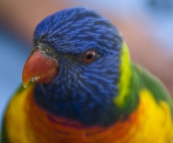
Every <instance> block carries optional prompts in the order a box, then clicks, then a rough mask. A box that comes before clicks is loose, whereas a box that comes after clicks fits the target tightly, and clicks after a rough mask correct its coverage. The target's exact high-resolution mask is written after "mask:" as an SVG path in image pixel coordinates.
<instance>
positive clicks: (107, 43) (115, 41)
mask: <svg viewBox="0 0 173 143" xmlns="http://www.w3.org/2000/svg"><path fill="white" fill-rule="evenodd" d="M34 44H35V47H49V48H50V49H51V50H52V53H51V54H48V56H52V55H53V56H52V57H53V58H54V59H55V60H56V61H57V63H58V67H57V70H58V74H57V75H56V77H55V78H54V79H53V80H52V81H51V83H49V84H40V83H39V84H37V86H36V89H35V93H34V97H35V100H36V102H37V103H38V104H39V105H40V106H42V107H43V108H44V109H45V110H47V111H49V112H51V113H53V114H55V115H57V116H61V117H65V118H68V119H72V120H77V121H79V122H81V123H83V124H89V125H93V124H104V125H106V124H110V123H112V122H113V121H114V120H115V118H116V107H115V105H114V104H113V101H112V99H113V98H115V97H116V96H117V83H118V80H119V66H120V53H121V47H122V38H121V36H120V34H119V32H118V30H117V28H116V27H115V26H113V25H112V24H111V23H110V22H109V21H108V20H107V19H106V18H104V17H102V16H100V14H98V13H97V12H95V11H93V10H88V9H86V8H83V7H77V8H76V7H75V8H70V9H65V10H62V11H60V12H57V13H55V14H53V15H50V16H48V17H47V18H45V19H44V20H43V21H41V22H40V23H39V24H38V26H37V27H36V30H35V33H34ZM43 49H44V48H43Z"/></svg>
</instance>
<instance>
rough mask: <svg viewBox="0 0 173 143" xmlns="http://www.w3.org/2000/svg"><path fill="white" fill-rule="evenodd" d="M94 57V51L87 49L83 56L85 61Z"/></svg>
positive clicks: (87, 61)
mask: <svg viewBox="0 0 173 143" xmlns="http://www.w3.org/2000/svg"><path fill="white" fill-rule="evenodd" d="M95 57H96V53H95V51H87V52H86V53H85V55H84V57H83V60H84V62H85V63H90V62H92V61H93V60H94V59H95Z"/></svg>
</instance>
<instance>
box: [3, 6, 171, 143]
mask: <svg viewBox="0 0 173 143" xmlns="http://www.w3.org/2000/svg"><path fill="white" fill-rule="evenodd" d="M22 78H23V85H24V87H27V88H23V87H22V86H21V87H20V88H19V90H18V91H17V92H16V94H15V95H14V96H13V97H12V99H11V100H10V102H9V105H8V107H7V109H6V111H5V114H4V120H3V129H2V136H1V141H2V143H171V142H172V141H173V102H172V99H171V97H170V95H169V93H168V92H167V90H166V89H165V87H164V86H163V84H162V83H161V82H160V81H159V80H158V79H157V78H156V77H154V76H153V75H151V74H150V73H149V72H148V71H146V70H145V69H143V68H141V67H140V66H138V65H136V64H134V63H133V62H131V60H130V56H129V51H128V47H127V45H126V43H125V41H124V40H123V38H122V36H121V34H120V32H119V31H118V30H117V28H116V27H115V26H114V25H113V24H112V23H111V22H110V21H109V20H107V19H106V18H104V17H103V16H101V15H100V14H98V13H97V12H95V11H93V10H89V9H86V8H83V7H75V8H69V9H65V10H62V11H59V12H57V13H55V14H52V15H50V16H48V17H46V18H45V19H44V20H43V21H41V22H40V23H39V24H38V26H37V27H36V29H35V32H34V50H33V51H32V53H31V55H30V56H29V58H28V60H27V61H26V64H25V66H24V70H23V75H22ZM30 81H32V82H34V83H30V84H29V82H30Z"/></svg>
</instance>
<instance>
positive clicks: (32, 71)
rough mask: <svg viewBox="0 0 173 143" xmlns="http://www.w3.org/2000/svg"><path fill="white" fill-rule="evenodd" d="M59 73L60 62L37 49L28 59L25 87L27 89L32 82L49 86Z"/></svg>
mask: <svg viewBox="0 0 173 143" xmlns="http://www.w3.org/2000/svg"><path fill="white" fill-rule="evenodd" d="M57 73H58V62H57V61H56V60H55V59H54V58H52V57H50V56H47V55H46V54H44V53H43V52H42V51H41V50H39V49H36V50H34V51H33V52H32V53H31V55H30V56H29V57H28V59H27V61H26V63H25V66H24V68H23V74H22V80H23V86H24V87H27V85H28V84H29V82H30V81H32V82H34V81H36V82H39V83H43V84H48V83H50V82H51V81H52V80H53V79H54V78H55V76H56V75H57Z"/></svg>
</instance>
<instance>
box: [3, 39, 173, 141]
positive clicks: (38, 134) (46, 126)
mask: <svg viewBox="0 0 173 143" xmlns="http://www.w3.org/2000/svg"><path fill="white" fill-rule="evenodd" d="M100 58H102V57H100ZM119 61H120V64H119V71H120V72H119V78H118V83H117V87H118V90H117V96H115V97H114V98H112V103H113V105H115V106H116V111H115V114H117V116H118V117H117V116H116V119H115V120H114V121H112V120H111V123H110V124H101V122H100V123H97V122H94V123H93V124H88V123H85V122H83V121H80V120H78V119H71V118H68V117H66V116H57V115H55V114H54V113H52V112H50V111H49V110H48V109H46V110H45V109H44V107H41V106H40V105H38V104H37V102H36V100H35V98H34V94H35V92H34V90H35V89H36V88H37V86H36V84H35V83H34V84H33V83H32V84H30V85H29V86H28V87H27V88H26V89H24V88H22V87H21V88H20V89H19V90H18V91H17V92H16V94H15V95H14V96H13V97H12V99H11V101H10V102H9V105H8V107H7V109H6V112H5V114H4V123H3V130H2V141H3V143H38V142H41V143H48V142H49V143H61V142H63V143H95V142H97V143H105V142H106V143H171V142H173V102H172V99H171V97H170V95H169V93H168V92H167V90H166V89H165V87H164V86H163V85H162V83H161V82H160V81H159V80H158V79H157V78H155V77H154V76H153V75H151V74H150V73H149V72H148V71H146V70H145V69H143V68H141V67H140V66H138V65H136V64H134V63H133V62H131V60H130V56H129V52H128V47H127V45H126V43H125V42H124V41H122V42H121V48H120V56H119ZM58 74H59V73H58ZM93 80H94V79H93ZM98 84H99V83H98ZM62 110H63V109H62ZM86 118H87V115H86ZM103 118H108V120H109V118H111V115H110V116H108V117H104V116H103Z"/></svg>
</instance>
